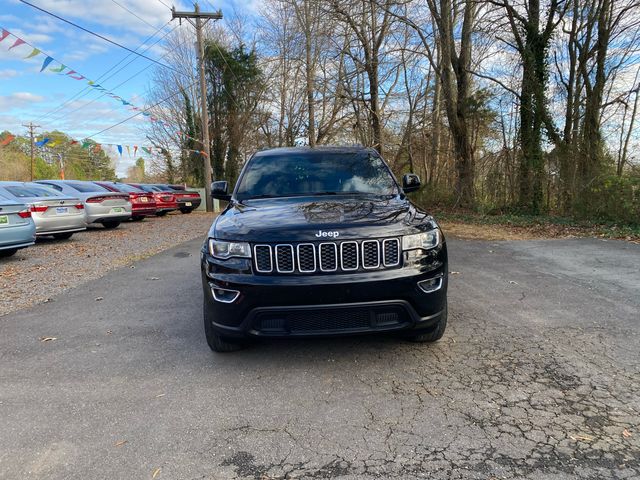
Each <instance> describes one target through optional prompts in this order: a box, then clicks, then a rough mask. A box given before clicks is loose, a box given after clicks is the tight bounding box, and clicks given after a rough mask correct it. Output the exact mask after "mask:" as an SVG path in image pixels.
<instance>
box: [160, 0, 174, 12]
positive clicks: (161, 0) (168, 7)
mask: <svg viewBox="0 0 640 480" xmlns="http://www.w3.org/2000/svg"><path fill="white" fill-rule="evenodd" d="M158 1H159V2H160V3H161V4H162V5H164V6H165V7H167V8H168V9H169V10H171V7H170V6H169V5H167V4H166V3H164V2H163V1H162V0H158Z"/></svg>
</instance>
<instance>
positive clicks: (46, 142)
mask: <svg viewBox="0 0 640 480" xmlns="http://www.w3.org/2000/svg"><path fill="white" fill-rule="evenodd" d="M180 133H182V132H180ZM15 139H16V136H15V135H11V134H9V135H7V136H6V137H5V138H4V139H2V140H0V146H3V147H4V146H6V145H8V144H10V143H11V142H12V141H13V140H15ZM64 143H67V141H66V140H52V139H51V138H49V137H44V138H43V139H42V140H39V141H37V142H35V143H34V145H35V146H37V147H40V148H42V147H48V148H52V147H56V146H60V145H62V144H64ZM68 144H69V145H71V146H73V145H79V146H80V147H81V148H82V149H84V150H88V151H92V152H94V153H98V152H100V151H101V150H102V149H103V148H104V147H115V148H116V149H117V151H118V153H119V154H120V156H122V154H123V145H122V144H116V143H93V142H91V141H89V140H83V141H82V142H81V141H78V140H73V139H69V141H68ZM131 147H133V158H135V157H136V155H137V152H138V149H142V151H144V152H145V153H146V154H147V155H153V153H154V151H155V152H156V153H161V154H164V153H165V152H167V149H165V148H162V147H155V146H149V147H147V146H138V145H124V148H126V149H127V154H128V155H129V157H131ZM180 151H182V152H190V153H197V154H199V155H202V156H203V157H206V156H207V154H206V153H205V152H204V151H203V150H197V149H191V148H182V149H180Z"/></svg>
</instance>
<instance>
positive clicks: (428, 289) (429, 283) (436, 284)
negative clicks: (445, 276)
mask: <svg viewBox="0 0 640 480" xmlns="http://www.w3.org/2000/svg"><path fill="white" fill-rule="evenodd" d="M418 288H420V290H422V291H423V292H424V293H433V292H437V291H438V290H440V289H441V288H442V274H440V275H438V276H437V277H433V278H430V279H428V280H422V281H421V282H418Z"/></svg>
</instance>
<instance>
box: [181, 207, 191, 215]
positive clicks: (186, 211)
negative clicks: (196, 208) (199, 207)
mask: <svg viewBox="0 0 640 480" xmlns="http://www.w3.org/2000/svg"><path fill="white" fill-rule="evenodd" d="M180 211H181V212H182V213H184V214H185V215H186V214H188V213H191V212H193V208H181V209H180Z"/></svg>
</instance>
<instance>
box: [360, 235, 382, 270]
mask: <svg viewBox="0 0 640 480" xmlns="http://www.w3.org/2000/svg"><path fill="white" fill-rule="evenodd" d="M379 266H380V242H378V241H377V240H365V241H363V242H362V268H365V269H367V270H371V269H374V268H378V267H379Z"/></svg>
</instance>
